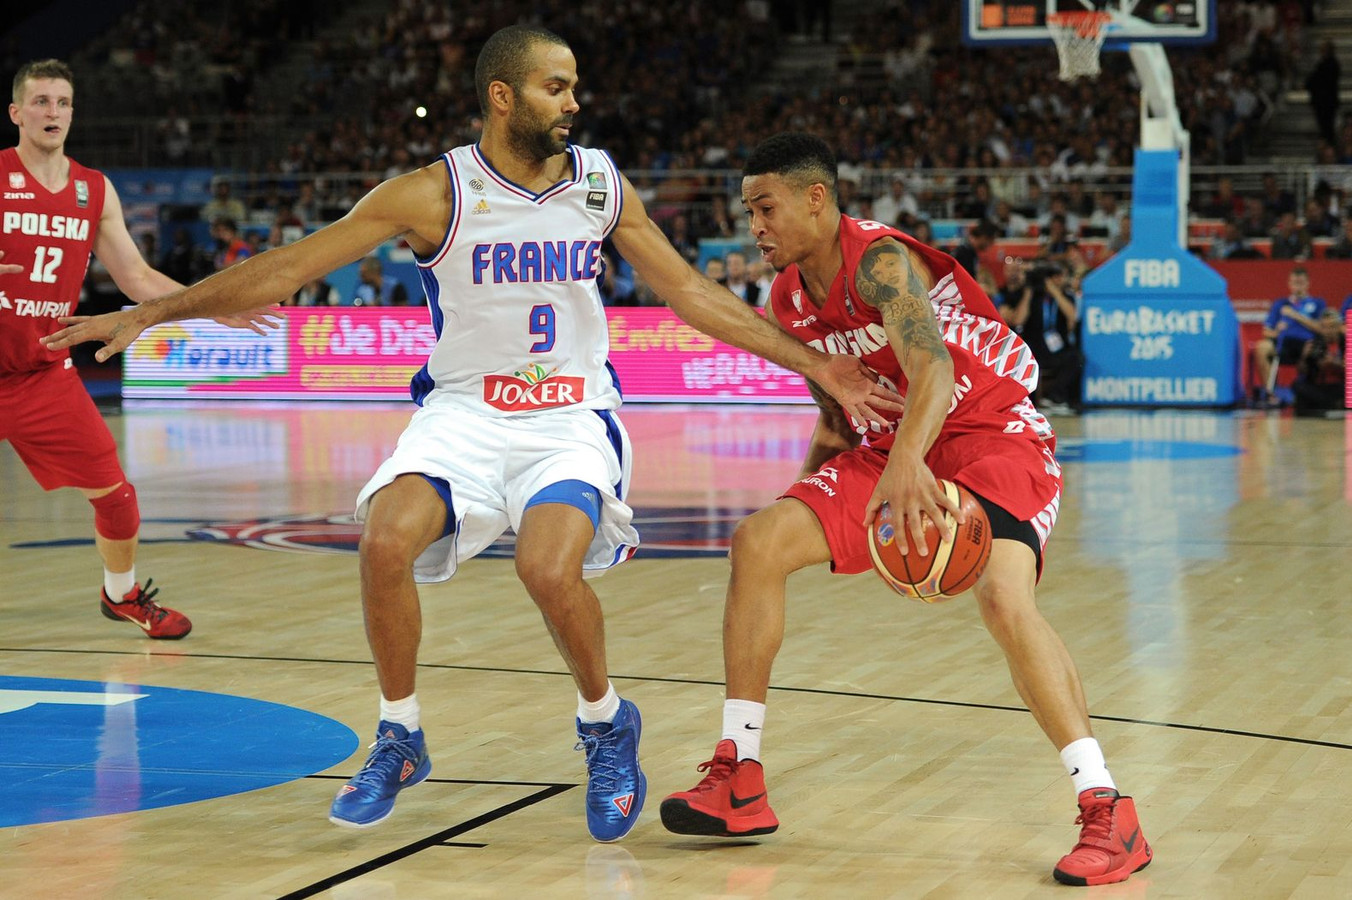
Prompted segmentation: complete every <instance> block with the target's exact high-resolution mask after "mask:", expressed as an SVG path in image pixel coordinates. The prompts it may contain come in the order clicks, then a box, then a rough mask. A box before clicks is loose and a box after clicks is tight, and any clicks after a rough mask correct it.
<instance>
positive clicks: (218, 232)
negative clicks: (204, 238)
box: [211, 219, 253, 272]
mask: <svg viewBox="0 0 1352 900" xmlns="http://www.w3.org/2000/svg"><path fill="white" fill-rule="evenodd" d="M211 236H212V237H214V238H215V239H216V257H215V265H216V271H217V272H219V271H221V270H222V269H228V268H230V267H231V266H233V265H234V264H235V263H237V262H240V261H242V260H246V259H248V258H249V257H250V256H252V255H253V254H252V253H251V252H250V251H249V245H248V244H247V243H245V241H244V239H243V238H241V237H240V236H239V228H238V227H237V226H236V225H235V220H234V219H217V220H216V221H215V223H213V224H212V226H211Z"/></svg>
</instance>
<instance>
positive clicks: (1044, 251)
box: [1038, 214, 1089, 274]
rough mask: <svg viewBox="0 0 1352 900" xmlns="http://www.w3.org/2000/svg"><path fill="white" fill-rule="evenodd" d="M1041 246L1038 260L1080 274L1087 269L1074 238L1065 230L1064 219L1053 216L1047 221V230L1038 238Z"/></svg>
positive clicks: (1063, 217) (1060, 216) (1087, 265)
mask: <svg viewBox="0 0 1352 900" xmlns="http://www.w3.org/2000/svg"><path fill="white" fill-rule="evenodd" d="M1038 243H1039V244H1040V245H1041V247H1040V249H1039V250H1038V259H1040V260H1042V261H1044V262H1049V263H1056V264H1057V265H1060V266H1064V267H1065V268H1066V269H1069V270H1073V271H1074V272H1075V273H1076V274H1082V273H1084V272H1085V271H1086V270H1088V268H1089V264H1088V263H1087V262H1086V261H1085V258H1084V254H1083V253H1081V252H1080V248H1079V246H1078V243H1079V242H1078V241H1077V240H1076V238H1075V236H1074V235H1073V234H1071V233H1070V232H1069V231H1068V230H1067V229H1066V217H1065V216H1062V215H1059V214H1058V215H1054V216H1052V217H1051V219H1050V220H1049V221H1048V224H1047V230H1046V231H1045V232H1044V233H1043V235H1042V236H1041V237H1040V238H1038Z"/></svg>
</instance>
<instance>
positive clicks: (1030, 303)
mask: <svg viewBox="0 0 1352 900" xmlns="http://www.w3.org/2000/svg"><path fill="white" fill-rule="evenodd" d="M1005 276H1006V282H1005V289H1004V290H1003V291H1001V292H1000V296H999V307H1000V315H1002V316H1003V317H1004V319H1005V322H1006V323H1008V324H1009V326H1010V327H1011V328H1013V329H1014V331H1016V332H1017V333H1018V334H1019V335H1020V336H1021V337H1022V338H1023V341H1024V343H1025V344H1027V345H1028V348H1029V349H1030V350H1032V351H1033V356H1034V357H1035V358H1036V359H1037V362H1038V368H1039V369H1041V377H1040V378H1039V379H1038V389H1037V393H1036V394H1035V395H1034V398H1033V399H1034V400H1035V401H1036V403H1037V405H1038V406H1039V407H1041V408H1042V409H1045V410H1048V411H1050V412H1052V413H1061V414H1065V413H1069V412H1071V411H1072V410H1073V409H1078V408H1079V405H1080V377H1081V375H1082V374H1083V372H1084V353H1083V352H1082V351H1081V350H1080V343H1079V325H1080V311H1079V297H1078V295H1077V294H1076V292H1075V290H1074V289H1073V287H1072V285H1071V281H1070V279H1069V277H1068V276H1067V274H1066V269H1065V267H1064V266H1062V265H1061V264H1060V263H1053V262H1045V261H1042V260H1038V261H1036V262H1034V263H1032V264H1031V265H1030V264H1029V263H1028V262H1026V261H1025V260H1022V259H1013V258H1009V259H1006V260H1005Z"/></svg>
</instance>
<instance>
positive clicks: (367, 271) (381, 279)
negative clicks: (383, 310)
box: [346, 256, 408, 306]
mask: <svg viewBox="0 0 1352 900" xmlns="http://www.w3.org/2000/svg"><path fill="white" fill-rule="evenodd" d="M346 305H348V306H408V289H407V288H405V287H404V285H403V284H402V283H400V281H399V279H397V278H394V277H392V276H390V275H386V274H385V273H384V267H383V266H382V265H381V263H380V258H379V257H377V256H368V257H366V258H365V259H363V260H362V261H361V263H360V264H359V265H358V266H357V288H356V290H355V291H353V293H352V302H351V303H349V304H346Z"/></svg>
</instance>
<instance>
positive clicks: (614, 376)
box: [606, 360, 624, 401]
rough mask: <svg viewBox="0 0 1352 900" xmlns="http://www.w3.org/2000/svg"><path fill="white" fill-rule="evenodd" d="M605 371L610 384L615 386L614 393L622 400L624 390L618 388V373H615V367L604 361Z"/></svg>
mask: <svg viewBox="0 0 1352 900" xmlns="http://www.w3.org/2000/svg"><path fill="white" fill-rule="evenodd" d="M606 371H607V372H609V373H610V382H611V384H613V385H615V393H617V394H619V395H620V400H621V401H623V400H624V388H622V387H620V373H619V372H616V371H615V367H614V366H612V365H611V364H610V360H606Z"/></svg>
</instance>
